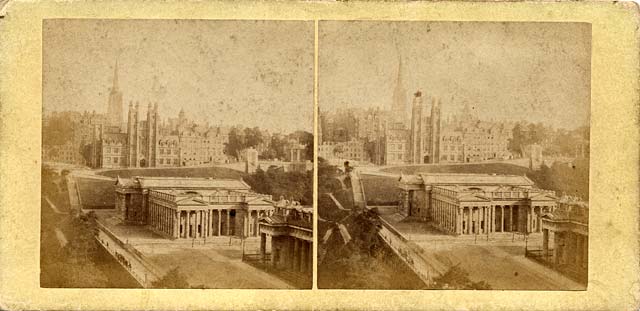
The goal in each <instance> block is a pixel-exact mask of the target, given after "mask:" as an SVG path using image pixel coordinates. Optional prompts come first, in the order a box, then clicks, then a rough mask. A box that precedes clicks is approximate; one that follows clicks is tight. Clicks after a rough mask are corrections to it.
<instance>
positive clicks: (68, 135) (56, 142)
mask: <svg viewBox="0 0 640 311" xmlns="http://www.w3.org/2000/svg"><path fill="white" fill-rule="evenodd" d="M72 139H73V123H72V120H71V118H70V117H69V116H67V115H55V116H50V117H48V120H47V122H46V124H45V126H44V127H43V128H42V143H43V144H44V145H46V146H60V145H64V144H65V143H67V142H70V141H71V140H72Z"/></svg>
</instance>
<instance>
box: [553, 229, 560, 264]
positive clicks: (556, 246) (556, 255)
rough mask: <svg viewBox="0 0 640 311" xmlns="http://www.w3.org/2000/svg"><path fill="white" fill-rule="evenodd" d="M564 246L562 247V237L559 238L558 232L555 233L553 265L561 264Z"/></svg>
mask: <svg viewBox="0 0 640 311" xmlns="http://www.w3.org/2000/svg"><path fill="white" fill-rule="evenodd" d="M561 247H562V246H560V237H559V236H558V232H554V233H553V264H554V265H556V266H557V265H559V264H560V255H561V254H562V251H561V250H560V248H561Z"/></svg>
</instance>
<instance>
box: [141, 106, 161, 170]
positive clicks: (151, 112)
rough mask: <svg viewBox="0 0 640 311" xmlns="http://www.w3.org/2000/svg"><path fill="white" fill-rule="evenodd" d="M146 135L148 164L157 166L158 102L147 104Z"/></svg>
mask: <svg viewBox="0 0 640 311" xmlns="http://www.w3.org/2000/svg"><path fill="white" fill-rule="evenodd" d="M144 136H145V137H146V138H147V139H146V146H144V147H145V151H146V152H145V153H146V159H147V163H146V164H147V166H149V167H155V166H156V147H157V137H158V103H155V104H154V105H153V108H152V107H151V103H149V105H148V106H147V126H146V128H145V133H144Z"/></svg>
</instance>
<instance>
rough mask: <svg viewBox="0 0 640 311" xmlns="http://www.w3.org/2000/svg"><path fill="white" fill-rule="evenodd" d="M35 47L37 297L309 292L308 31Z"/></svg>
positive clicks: (67, 34)
mask: <svg viewBox="0 0 640 311" xmlns="http://www.w3.org/2000/svg"><path fill="white" fill-rule="evenodd" d="M42 40H43V45H42V49H43V52H42V101H43V112H42V113H43V117H42V168H41V169H42V173H41V181H42V186H41V187H42V190H41V191H42V199H41V231H40V286H41V287H44V288H178V289H179V288H202V289H205V288H228V289H236V288H238V289H240V288H253V289H310V288H311V287H312V274H313V162H312V161H313V159H314V150H313V142H314V138H313V122H314V102H313V100H314V99H313V98H314V67H313V66H314V23H313V21H311V22H307V21H254V20H186V19H185V20H179V19H175V20H168V19H167V20H162V19H159V20H152V19H149V20H135V19H120V20H118V19H46V20H43V25H42Z"/></svg>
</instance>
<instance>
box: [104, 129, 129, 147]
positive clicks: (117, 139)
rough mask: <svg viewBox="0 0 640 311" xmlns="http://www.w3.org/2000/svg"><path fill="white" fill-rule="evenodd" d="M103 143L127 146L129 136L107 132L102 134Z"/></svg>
mask: <svg viewBox="0 0 640 311" xmlns="http://www.w3.org/2000/svg"><path fill="white" fill-rule="evenodd" d="M102 141H103V142H105V143H109V144H112V143H117V144H122V145H125V144H126V143H127V134H125V133H109V132H105V133H103V134H102Z"/></svg>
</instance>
